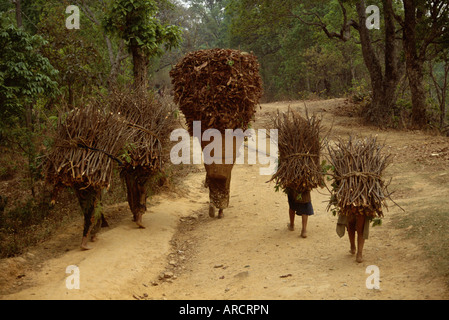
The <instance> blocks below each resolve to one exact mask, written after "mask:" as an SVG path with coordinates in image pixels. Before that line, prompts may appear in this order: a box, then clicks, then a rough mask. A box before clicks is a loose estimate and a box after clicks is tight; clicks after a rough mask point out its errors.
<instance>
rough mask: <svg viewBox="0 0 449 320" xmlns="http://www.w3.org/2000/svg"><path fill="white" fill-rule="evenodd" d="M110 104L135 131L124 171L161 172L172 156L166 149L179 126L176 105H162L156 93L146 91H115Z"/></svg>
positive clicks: (124, 155)
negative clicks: (139, 168)
mask: <svg viewBox="0 0 449 320" xmlns="http://www.w3.org/2000/svg"><path fill="white" fill-rule="evenodd" d="M106 105H108V107H109V108H110V110H111V111H112V112H113V113H117V114H120V115H121V116H122V117H123V118H124V119H125V121H126V123H127V124H128V126H129V127H130V128H133V129H134V134H133V135H132V136H131V137H130V138H129V139H128V141H127V144H126V146H125V149H124V153H123V154H122V156H121V158H122V160H123V164H122V166H121V168H122V170H127V169H130V168H137V167H141V168H142V170H143V171H147V172H148V173H152V172H155V171H157V170H159V169H160V168H161V167H162V163H163V161H164V160H166V159H165V158H166V156H167V154H168V153H167V152H164V150H163V148H164V147H166V146H167V144H166V143H165V142H166V141H168V139H169V136H170V132H171V131H172V130H173V129H174V125H175V117H174V112H175V108H174V106H173V105H171V104H167V103H160V102H159V101H157V100H156V99H155V98H154V96H153V93H151V92H147V91H143V90H135V91H119V90H117V91H114V92H113V93H111V94H110V96H109V97H108V98H107V101H106ZM165 151H166V150H165Z"/></svg>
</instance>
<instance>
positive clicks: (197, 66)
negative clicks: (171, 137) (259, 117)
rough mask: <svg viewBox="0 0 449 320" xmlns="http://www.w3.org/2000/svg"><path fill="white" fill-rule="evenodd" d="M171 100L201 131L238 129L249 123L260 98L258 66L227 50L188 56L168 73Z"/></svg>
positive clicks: (249, 56)
mask: <svg viewBox="0 0 449 320" xmlns="http://www.w3.org/2000/svg"><path fill="white" fill-rule="evenodd" d="M170 76H171V78H172V83H173V85H174V100H175V102H176V103H177V104H178V105H179V107H180V110H181V111H182V113H183V114H184V115H185V117H186V122H187V125H188V127H189V130H190V133H191V134H192V122H193V121H201V125H202V130H203V131H204V130H206V129H207V128H215V129H217V130H220V131H222V132H224V130H225V129H236V128H241V129H243V130H245V129H246V128H247V126H248V123H249V122H250V121H251V120H253V117H254V114H255V112H256V105H257V104H258V103H259V99H260V97H261V95H262V80H261V78H260V75H259V63H258V62H257V59H256V57H255V56H254V55H253V54H249V53H246V52H241V51H238V50H231V49H210V50H199V51H195V52H190V53H188V54H187V55H186V56H185V57H184V58H183V59H182V60H181V61H180V62H179V63H178V64H177V65H176V66H175V67H174V69H173V70H172V71H171V72H170Z"/></svg>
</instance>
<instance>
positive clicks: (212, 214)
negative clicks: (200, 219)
mask: <svg viewBox="0 0 449 320" xmlns="http://www.w3.org/2000/svg"><path fill="white" fill-rule="evenodd" d="M209 217H211V218H213V217H215V207H214V205H213V204H212V203H209Z"/></svg>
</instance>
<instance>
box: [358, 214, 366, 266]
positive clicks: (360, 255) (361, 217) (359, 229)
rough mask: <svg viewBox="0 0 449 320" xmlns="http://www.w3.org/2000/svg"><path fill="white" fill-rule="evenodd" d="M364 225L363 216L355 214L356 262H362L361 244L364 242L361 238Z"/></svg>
mask: <svg viewBox="0 0 449 320" xmlns="http://www.w3.org/2000/svg"><path fill="white" fill-rule="evenodd" d="M364 226H365V216H364V215H357V219H356V230H357V257H356V261H357V262H359V263H360V262H363V245H364V244H365V239H364V238H363V228H364Z"/></svg>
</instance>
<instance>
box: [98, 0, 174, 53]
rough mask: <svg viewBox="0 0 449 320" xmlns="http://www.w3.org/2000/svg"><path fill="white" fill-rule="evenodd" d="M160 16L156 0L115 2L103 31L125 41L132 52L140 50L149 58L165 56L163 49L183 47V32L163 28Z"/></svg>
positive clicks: (171, 26)
mask: <svg viewBox="0 0 449 320" xmlns="http://www.w3.org/2000/svg"><path fill="white" fill-rule="evenodd" d="M157 13H158V7H157V5H156V2H155V1H153V0H113V1H112V3H111V4H110V7H109V8H108V12H107V13H106V16H105V17H104V20H103V27H104V29H105V30H106V31H108V32H110V33H113V34H117V35H118V36H119V37H120V38H121V39H124V40H125V42H126V44H127V46H128V48H129V49H131V48H139V49H140V50H141V51H142V52H144V54H145V56H147V57H152V56H157V55H161V54H162V53H163V52H164V51H163V50H162V47H161V46H162V45H165V49H167V50H171V49H172V48H174V47H177V46H178V45H179V42H180V40H181V30H180V28H178V27H177V26H174V25H163V24H162V23H161V22H160V20H159V19H158V17H157Z"/></svg>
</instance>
